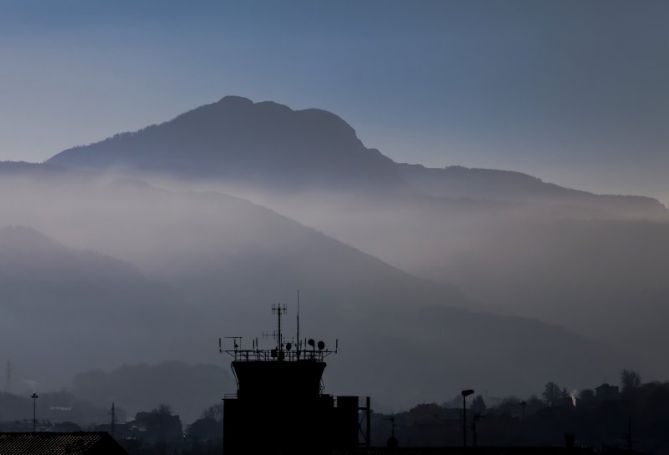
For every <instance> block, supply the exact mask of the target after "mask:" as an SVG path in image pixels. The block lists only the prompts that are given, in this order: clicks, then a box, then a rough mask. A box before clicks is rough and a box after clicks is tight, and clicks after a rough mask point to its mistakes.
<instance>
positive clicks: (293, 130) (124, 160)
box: [48, 96, 399, 188]
mask: <svg viewBox="0 0 669 455" xmlns="http://www.w3.org/2000/svg"><path fill="white" fill-rule="evenodd" d="M48 163H49V164H54V165H60V166H66V167H80V168H90V169H110V168H121V169H124V168H127V169H139V170H143V171H154V172H155V171H161V172H166V173H168V174H172V175H181V176H189V177H207V178H215V179H221V178H227V179H230V180H232V181H244V182H253V183H256V184H262V185H268V186H270V185H279V186H281V187H288V188H294V187H298V188H300V187H310V186H322V185H325V186H327V187H329V188H331V187H342V188H346V187H348V186H350V185H356V186H359V185H378V184H381V185H384V186H388V185H396V184H397V182H398V181H399V177H398V175H397V172H396V170H395V168H394V165H393V163H392V161H391V160H389V159H388V158H386V157H384V156H383V155H381V154H380V153H379V152H378V151H377V150H371V149H367V148H366V147H365V146H364V145H363V144H362V142H360V140H359V139H358V138H357V137H356V135H355V131H354V130H353V128H351V127H350V126H349V125H348V124H347V123H346V122H344V121H343V120H342V119H341V118H339V117H337V116H336V115H334V114H332V113H329V112H326V111H322V110H319V109H307V110H303V111H293V110H291V109H289V108H288V107H286V106H283V105H281V104H277V103H272V102H262V103H253V102H252V101H250V100H248V99H246V98H241V97H236V96H228V97H225V98H223V99H222V100H220V101H219V102H217V103H214V104H209V105H206V106H202V107H199V108H197V109H194V110H192V111H190V112H187V113H185V114H182V115H180V116H178V117H177V118H175V119H174V120H171V121H169V122H166V123H163V124H160V125H154V126H150V127H148V128H145V129H143V130H140V131H137V132H135V133H124V134H119V135H117V136H114V137H113V138H110V139H108V140H106V141H103V142H99V143H97V144H92V145H90V146H85V147H75V148H72V149H69V150H66V151H64V152H62V153H60V154H58V155H56V156H55V157H53V158H51V159H50V160H49V161H48Z"/></svg>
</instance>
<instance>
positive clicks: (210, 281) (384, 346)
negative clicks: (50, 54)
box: [0, 181, 619, 405]
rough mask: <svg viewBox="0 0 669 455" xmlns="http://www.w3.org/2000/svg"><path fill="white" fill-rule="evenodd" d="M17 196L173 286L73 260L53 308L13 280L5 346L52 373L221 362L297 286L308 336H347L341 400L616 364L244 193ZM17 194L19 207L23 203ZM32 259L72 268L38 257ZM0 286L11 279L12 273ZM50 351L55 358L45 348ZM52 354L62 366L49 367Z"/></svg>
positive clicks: (36, 216)
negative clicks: (145, 363)
mask: <svg viewBox="0 0 669 455" xmlns="http://www.w3.org/2000/svg"><path fill="white" fill-rule="evenodd" d="M0 186H1V185H0ZM11 186H12V188H14V193H13V195H12V198H11V200H8V199H7V198H0V210H2V211H3V213H4V214H5V216H6V218H7V219H15V220H20V221H21V222H22V223H23V224H27V223H28V222H30V224H31V225H34V226H37V227H39V228H40V229H41V230H44V231H48V232H51V233H54V235H57V236H58V237H59V238H62V239H63V240H64V241H66V242H67V243H69V244H74V245H77V246H79V247H85V248H87V249H93V248H94V249H96V250H99V251H103V252H104V253H106V254H110V255H113V256H115V257H119V258H122V259H124V260H126V261H130V262H132V263H134V264H136V265H137V266H138V267H139V269H140V270H141V271H142V273H143V274H145V275H148V276H151V277H152V280H154V281H158V282H163V283H169V287H166V286H157V287H151V286H150V285H149V283H148V282H147V281H145V280H144V279H139V278H137V279H136V280H135V284H134V285H131V284H132V283H133V281H132V279H131V278H132V275H128V276H127V277H126V278H124V280H121V279H120V278H117V277H118V276H122V273H125V271H126V270H127V269H125V268H121V269H120V271H114V270H113V267H112V266H111V265H110V266H106V267H105V268H104V269H102V270H101V269H100V268H92V270H98V271H100V272H101V273H93V272H91V271H89V272H84V271H79V269H76V268H74V266H72V267H70V268H71V269H72V270H73V273H72V275H71V276H70V275H68V274H65V276H64V277H62V276H61V275H62V272H60V271H58V270H55V271H54V274H55V276H57V277H58V279H56V280H51V281H52V282H56V284H54V287H53V289H52V290H50V291H49V294H48V295H49V296H50V298H47V296H46V295H42V294H40V293H38V292H37V291H38V290H40V289H41V288H42V287H43V283H44V282H48V281H49V278H48V275H47V276H46V277H45V276H44V275H45V273H42V274H37V275H36V276H35V277H33V276H32V274H27V275H26V278H25V279H24V280H23V281H20V280H19V283H23V282H25V285H22V286H23V287H22V289H24V290H25V291H24V292H25V293H27V294H18V293H15V294H14V295H15V297H11V298H10V299H9V301H10V302H11V301H12V300H13V301H14V302H15V303H11V304H10V305H9V306H10V307H13V308H16V312H17V313H18V314H19V316H20V317H15V319H14V323H13V330H11V331H9V332H7V331H5V332H4V333H2V335H3V336H7V337H8V338H7V339H17V340H25V341H24V342H23V344H22V345H16V344H14V345H13V348H12V351H11V352H14V353H15V355H17V353H23V352H28V353H29V354H28V355H26V354H24V355H23V356H22V358H24V359H26V360H24V361H26V362H28V361H31V362H34V363H37V364H39V365H40V367H41V368H40V371H41V372H43V374H44V375H45V377H46V374H47V373H46V371H48V368H50V369H52V370H56V372H57V373H58V374H60V373H62V372H63V370H64V369H66V368H65V367H64V365H74V364H76V366H77V368H79V369H81V367H80V366H81V365H82V364H84V363H86V362H89V363H90V364H91V365H92V366H94V367H106V366H107V365H111V366H113V365H119V364H121V363H125V362H130V361H135V360H134V359H138V360H142V359H144V360H145V359H152V358H156V359H157V360H160V359H168V358H172V359H176V360H187V361H189V362H206V363H212V362H226V360H225V359H224V358H221V357H220V356H219V355H218V354H217V350H216V339H217V338H218V337H219V336H222V335H223V336H225V335H235V336H237V335H242V336H247V337H253V336H258V335H259V333H261V332H262V331H264V330H266V329H268V328H271V327H273V320H272V317H271V315H270V313H269V306H270V304H271V303H274V302H276V301H282V302H286V303H291V302H293V301H294V296H295V291H296V289H298V288H299V289H301V290H302V295H303V306H302V310H303V314H302V321H303V328H302V329H303V333H304V334H305V336H310V337H314V338H322V339H324V340H325V341H326V342H328V343H333V342H334V339H335V338H339V339H340V348H341V355H340V356H339V357H338V358H335V359H333V361H332V362H331V365H330V367H329V368H328V373H327V375H326V380H327V381H328V387H329V389H330V390H332V391H333V392H334V393H361V394H370V395H372V396H374V397H375V398H376V400H378V401H379V402H380V403H387V404H390V405H409V404H411V403H415V402H417V401H424V400H428V399H431V398H433V397H440V396H441V394H442V393H446V392H445V391H446V390H453V389H457V388H458V387H461V386H463V385H471V386H476V387H481V388H488V389H493V390H500V391H501V392H504V393H506V392H509V393H511V392H517V393H519V392H521V391H524V390H527V389H528V388H532V387H536V384H541V383H542V381H543V378H544V377H546V375H549V376H550V377H555V378H557V379H559V380H561V381H564V382H565V383H569V384H580V383H582V382H587V381H592V380H594V378H599V377H600V375H601V374H602V371H615V369H616V368H617V367H618V365H617V364H616V363H617V361H618V359H619V358H618V357H617V356H616V355H615V353H614V352H612V351H610V350H609V349H608V348H606V347H605V346H600V345H598V344H597V343H593V342H591V341H588V340H587V339H584V338H582V337H578V336H574V335H573V334H571V333H569V332H567V331H565V330H562V329H560V328H557V327H552V326H548V325H545V324H541V323H538V322H536V321H532V320H528V319H522V318H515V317H501V316H493V315H489V314H485V313H480V312H472V311H468V310H466V309H465V308H466V307H470V308H471V307H475V306H476V304H475V303H474V302H471V301H470V300H469V299H467V298H466V297H464V296H463V295H462V294H461V293H460V292H458V291H457V290H456V289H454V288H452V287H447V286H438V285H434V284H431V283H429V282H425V281H422V280H419V279H416V278H414V277H412V276H410V275H408V274H406V273H404V272H401V271H400V270H398V269H396V268H393V267H390V266H388V265H387V264H384V263H383V262H381V261H379V260H378V259H375V258H373V257H371V256H368V255H366V254H363V253H361V252H360V251H357V250H355V249H353V248H351V247H348V246H346V245H344V244H342V243H340V242H338V241H335V240H333V239H331V238H328V237H327V236H325V235H323V234H321V233H319V232H317V231H314V230H312V229H309V228H305V227H304V226H301V225H299V224H297V223H295V222H293V221H291V220H289V219H288V218H285V217H283V216H280V215H277V214H276V213H274V212H272V211H270V210H267V209H264V208H262V207H259V206H256V205H253V204H250V203H248V202H246V201H244V200H242V199H238V198H233V197H229V196H222V195H217V194H214V193H196V192H189V193H178V192H166V191H160V190H156V189H153V188H151V187H147V186H145V185H134V184H118V183H115V184H106V183H100V184H98V185H91V184H67V183H66V182H63V183H62V184H61V185H53V184H51V183H48V184H42V183H41V182H39V181H36V182H32V183H30V184H29V183H26V181H24V183H23V185H16V184H11ZM0 189H1V188H0ZM3 194H5V193H3ZM17 198H18V199H21V200H23V201H24V202H25V203H24V204H21V205H20V206H18V207H17V206H15V204H13V202H12V201H13V200H16V199H17ZM28 243H30V242H28ZM59 251H61V250H60V249H56V251H55V252H59ZM42 255H43V256H48V255H47V253H46V252H45V253H42ZM27 256H28V257H30V258H35V261H37V262H39V264H43V263H47V264H48V263H53V264H61V263H62V264H67V260H64V259H60V258H55V259H48V257H47V258H40V257H39V256H35V253H34V252H32V251H30V253H29V254H28V255H27ZM66 257H69V256H68V255H66ZM85 257H86V258H88V257H89V256H88V254H86V255H85ZM89 261H90V262H92V260H89ZM102 262H104V261H102ZM113 264H120V263H117V262H114V263H113ZM113 264H112V265H113ZM89 267H92V264H91V266H89ZM35 268H37V266H35ZM15 276H17V277H18V276H23V275H22V274H16V275H15ZM4 286H7V287H8V289H12V288H16V287H17V284H15V283H14V280H11V279H10V280H8V282H7V283H6V284H5V285H4ZM167 289H174V290H176V292H178V294H174V293H172V292H169V291H166V290H167ZM0 291H2V289H0ZM31 293H32V294H31ZM119 293H121V294H119ZM9 295H10V296H11V295H12V294H11V293H10V294H9ZM24 295H32V296H34V297H30V300H28V301H29V302H41V303H40V306H39V308H40V310H39V311H38V310H37V309H32V310H31V311H30V312H28V311H26V310H25V309H26V308H35V307H36V306H37V304H33V303H30V304H28V303H24V300H22V297H23V296H24ZM96 296H97V297H96ZM179 296H183V299H180V298H178V297H179ZM47 302H48V304H49V305H50V306H47ZM99 305H101V306H102V307H101V309H99V310H98V309H97V306H99ZM63 308H65V310H63ZM87 308H90V311H91V312H94V314H90V315H89V313H88V311H89V310H87ZM94 308H95V310H94ZM293 308H294V307H293ZM21 309H24V310H21ZM112 309H113V310H112ZM177 309H178V310H180V311H178V310H177ZM22 311H23V312H22ZM41 311H43V312H44V314H47V315H48V318H47V320H48V322H46V321H47V320H45V321H44V322H40V323H39V324H38V325H37V329H38V332H37V333H38V335H39V336H38V337H37V338H35V337H31V336H30V335H28V334H27V333H28V332H27V331H28V329H30V328H34V327H35V326H34V325H33V324H34V322H33V320H34V318H35V317H40V312H41ZM73 314H76V315H77V318H76V322H75V321H74V320H72V315H73ZM292 316H294V313H292ZM101 319H105V320H104V321H102V320H101ZM3 320H5V321H7V320H8V318H6V317H5V318H3ZM40 321H41V319H40ZM291 322H292V321H290V319H289V321H288V322H287V328H286V330H288V331H291V330H293V328H292V324H291ZM75 340H76V341H75ZM247 340H248V338H247ZM68 343H69V344H68ZM247 343H248V341H247ZM46 344H48V345H50V346H53V347H57V349H58V356H50V355H49V354H47V353H45V352H43V351H41V350H40V349H39V346H43V345H46ZM3 345H4V346H7V343H4V344H3ZM112 347H113V348H115V349H116V350H114V349H112ZM102 348H104V350H103V349H102ZM7 349H8V348H7ZM4 355H10V354H9V353H7V354H4ZM52 358H53V360H50V359H52ZM56 359H58V362H59V364H58V365H54V363H49V362H56ZM68 359H69V360H68ZM101 363H105V365H101ZM42 364H44V365H42ZM42 366H43V368H42ZM67 370H68V371H71V369H70V368H67ZM491 372H494V374H492V373H491ZM221 388H222V389H223V388H224V385H222V386H221ZM228 391H232V390H228Z"/></svg>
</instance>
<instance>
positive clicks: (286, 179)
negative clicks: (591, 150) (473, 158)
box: [45, 96, 669, 216]
mask: <svg viewBox="0 0 669 455" xmlns="http://www.w3.org/2000/svg"><path fill="white" fill-rule="evenodd" d="M45 163H47V164H50V165H59V166H63V167H65V168H83V169H96V170H109V169H120V170H140V171H152V172H158V173H167V174H169V175H177V176H186V177H198V178H213V179H224V180H230V181H232V182H233V183H237V182H239V183H246V184H254V185H262V186H269V187H272V186H277V187H279V188H282V189H298V190H300V189H312V188H317V187H323V188H326V189H356V188H358V189H365V190H370V189H372V190H374V191H383V192H396V191H405V192H406V191H414V192H416V191H418V192H422V193H425V194H426V195H432V196H444V197H449V198H467V197H473V198H485V197H488V198H489V197H492V198H497V199H512V200H515V199H519V198H520V199H521V200H523V201H540V202H545V201H547V200H551V199H558V200H567V201H568V202H569V203H575V204H585V205H599V204H601V205H602V206H603V207H605V208H606V209H610V210H614V211H615V210H616V209H618V210H621V211H629V212H630V213H632V214H633V215H634V214H635V211H637V212H639V213H647V212H648V213H654V214H656V215H658V216H659V215H663V216H667V215H669V211H667V210H666V207H664V205H662V204H661V203H660V202H659V201H658V200H657V199H654V198H651V197H647V196H619V195H600V194H595V193H590V192H587V191H582V190H575V189H570V188H566V187H563V186H560V185H557V184H553V183H547V182H544V181H543V180H541V179H538V178H536V177H533V176H531V175H528V174H525V173H521V172H517V171H502V170H494V169H477V168H466V167H463V166H447V167H445V168H429V167H425V166H423V165H415V164H407V163H400V162H395V161H393V160H392V159H390V158H388V157H387V156H385V155H383V154H382V153H381V152H380V151H379V150H378V149H374V148H368V147H366V146H365V145H364V144H363V143H362V141H361V140H360V139H359V138H358V137H357V135H356V132H355V129H354V128H353V127H352V126H351V125H350V124H348V123H347V122H346V121H345V120H344V119H342V118H341V117H340V116H338V115H336V114H334V113H331V112H329V111H326V110H322V109H315V108H309V109H302V110H293V109H291V108H290V107H288V106H286V105H284V104H280V103H276V102H273V101H261V102H253V101H251V100H250V99H248V98H243V97H239V96H226V97H223V98H222V99H221V100H219V101H218V102H215V103H211V104H206V105H203V106H200V107H197V108H195V109H192V110H190V111H188V112H185V113H183V114H180V115H178V116H176V117H174V118H173V119H171V120H168V121H166V122H162V123H158V124H154V125H150V126H147V127H145V128H143V129H140V130H137V131H134V132H127V133H120V134H117V135H114V136H112V137H110V138H107V139H104V140H102V141H99V142H95V143H92V144H88V145H82V146H77V147H73V148H70V149H67V150H64V151H62V152H60V153H57V154H56V155H54V156H53V157H51V158H50V159H48V160H46V161H45Z"/></svg>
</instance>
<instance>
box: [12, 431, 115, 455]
mask: <svg viewBox="0 0 669 455" xmlns="http://www.w3.org/2000/svg"><path fill="white" fill-rule="evenodd" d="M0 454H7V455H13V454H17V455H19V454H20V455H44V454H53V455H58V454H68V455H127V452H126V451H125V449H123V447H121V446H120V445H118V443H116V441H114V439H113V438H112V437H111V436H110V435H109V434H108V433H102V432H96V433H89V432H73V433H47V432H37V433H27V432H26V433H0Z"/></svg>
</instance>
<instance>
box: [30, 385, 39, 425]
mask: <svg viewBox="0 0 669 455" xmlns="http://www.w3.org/2000/svg"><path fill="white" fill-rule="evenodd" d="M30 398H32V399H33V433H34V432H35V431H36V430H37V399H38V398H39V395H37V393H35V392H34V393H33V394H32V395H30Z"/></svg>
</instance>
